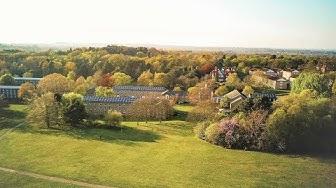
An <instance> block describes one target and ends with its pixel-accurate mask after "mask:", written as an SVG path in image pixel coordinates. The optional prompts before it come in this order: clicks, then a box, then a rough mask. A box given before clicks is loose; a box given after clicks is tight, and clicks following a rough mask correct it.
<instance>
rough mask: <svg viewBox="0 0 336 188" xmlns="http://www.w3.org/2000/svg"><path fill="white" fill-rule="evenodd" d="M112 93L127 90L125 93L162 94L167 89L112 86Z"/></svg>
mask: <svg viewBox="0 0 336 188" xmlns="http://www.w3.org/2000/svg"><path fill="white" fill-rule="evenodd" d="M113 90H114V91H121V90H127V91H161V92H164V91H166V90H167V89H166V88H164V87H155V86H154V87H153V86H114V87H113Z"/></svg>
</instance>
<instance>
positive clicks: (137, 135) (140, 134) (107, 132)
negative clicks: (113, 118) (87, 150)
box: [17, 126, 161, 146]
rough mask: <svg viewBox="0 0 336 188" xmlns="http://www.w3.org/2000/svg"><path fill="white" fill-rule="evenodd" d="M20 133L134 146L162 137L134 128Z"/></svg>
mask: <svg viewBox="0 0 336 188" xmlns="http://www.w3.org/2000/svg"><path fill="white" fill-rule="evenodd" d="M17 131H20V132H23V133H32V134H44V135H52V136H66V137H71V138H74V139H78V140H96V141H102V142H108V143H117V144H123V145H127V146H132V145H134V144H136V142H156V141H157V140H159V139H161V136H160V135H158V134H155V133H153V132H151V131H147V130H141V129H137V128H133V127H124V126H123V127H117V128H114V129H98V128H85V129H79V128H77V129H76V128H49V129H46V128H44V129H41V128H32V127H29V126H25V127H22V128H20V129H19V130H17Z"/></svg>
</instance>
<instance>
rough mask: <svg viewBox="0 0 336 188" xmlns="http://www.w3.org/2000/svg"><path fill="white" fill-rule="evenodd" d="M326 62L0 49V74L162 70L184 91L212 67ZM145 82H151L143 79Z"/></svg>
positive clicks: (320, 60)
mask: <svg viewBox="0 0 336 188" xmlns="http://www.w3.org/2000/svg"><path fill="white" fill-rule="evenodd" d="M324 64H328V65H329V67H336V57H335V56H333V55H329V56H308V55H270V54H254V55H253V54H252V55H251V54H239V55H236V54H230V53H224V52H190V51H162V50H157V49H155V48H146V47H137V48H133V47H125V46H106V47H102V48H94V47H89V48H76V49H69V50H66V51H56V50H49V51H45V52H32V51H20V50H3V51H0V76H2V75H4V74H11V75H13V76H14V75H15V76H24V77H44V76H46V75H49V74H51V73H59V74H62V75H64V76H68V75H69V74H71V76H72V77H74V79H77V78H79V77H81V76H83V77H84V78H87V77H89V76H93V75H94V74H95V73H97V74H100V75H101V76H102V77H104V76H106V74H110V75H113V74H114V73H116V72H121V73H125V74H126V75H128V76H130V78H131V81H132V82H131V83H132V84H139V85H140V84H143V83H138V79H139V77H140V76H141V74H143V73H145V72H149V73H151V74H153V76H154V74H155V73H162V74H161V75H160V76H161V77H164V83H165V85H164V86H165V87H168V88H174V87H175V86H180V87H182V88H183V89H187V88H189V87H191V86H194V85H195V84H196V83H197V81H198V79H200V78H202V77H203V76H204V75H207V74H208V73H209V72H211V71H212V70H213V69H214V67H215V66H219V67H222V66H224V67H235V68H236V69H237V73H238V76H239V77H240V79H244V77H245V76H246V75H248V71H249V69H250V68H251V67H267V68H280V69H287V68H292V69H299V70H305V71H314V70H316V66H320V67H321V66H322V65H324ZM147 84H149V85H154V84H155V83H153V82H149V83H147Z"/></svg>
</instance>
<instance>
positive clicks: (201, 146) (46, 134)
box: [0, 106, 336, 188]
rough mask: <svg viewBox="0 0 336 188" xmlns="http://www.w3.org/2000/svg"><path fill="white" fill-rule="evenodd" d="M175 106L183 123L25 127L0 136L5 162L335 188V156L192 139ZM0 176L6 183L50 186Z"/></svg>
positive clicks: (127, 176)
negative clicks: (232, 146) (225, 145)
mask: <svg viewBox="0 0 336 188" xmlns="http://www.w3.org/2000/svg"><path fill="white" fill-rule="evenodd" d="M23 109H24V107H19V106H13V107H12V110H14V111H18V113H19V111H22V110H23ZM176 109H177V110H179V112H180V114H182V118H178V120H170V121H166V122H163V123H162V124H159V123H158V122H149V123H148V124H145V123H140V125H139V126H137V125H136V123H135V122H124V123H123V127H122V129H115V130H102V129H85V130H79V129H77V130H67V131H65V130H56V129H55V130H53V129H45V130H39V129H33V128H31V127H30V126H29V125H25V126H23V127H21V128H19V129H17V130H15V131H13V132H12V133H11V134H9V135H8V136H7V137H6V138H5V139H3V140H1V141H0V150H1V151H0V166H2V167H7V168H12V169H17V170H22V171H29V172H34V173H39V174H44V175H51V176H57V177H63V178H68V179H73V180H79V181H86V182H90V183H96V184H102V185H110V186H116V187H183V188H184V187H336V157H335V156H326V157H311V156H296V155H276V154H268V153H261V152H251V151H240V150H227V149H223V148H221V147H218V146H214V145H211V144H208V143H206V142H204V141H202V140H198V139H196V138H195V137H194V135H193V133H192V127H193V125H190V124H188V123H186V122H184V121H183V120H182V119H183V116H184V115H185V113H186V111H188V110H190V109H191V108H190V107H188V106H178V107H176ZM19 114H20V113H19ZM180 117H181V116H180ZM0 134H1V133H0ZM2 174H4V173H1V174H0V182H2V183H3V184H4V185H6V186H5V187H20V185H24V184H25V181H27V184H28V185H29V183H31V182H33V183H36V185H37V186H34V187H46V186H48V185H49V184H50V183H51V182H44V181H45V180H41V182H39V180H36V179H33V180H31V178H26V179H25V178H20V177H15V176H16V175H11V174H8V173H7V174H4V176H5V178H3V177H1V176H2ZM11 176H13V178H20V181H13V180H12V178H11ZM6 177H7V178H6ZM39 183H40V185H39ZM34 185H35V184H34ZM57 186H58V185H57ZM63 186H64V187H66V186H68V185H59V187H63ZM0 187H1V184H0ZM28 187H29V186H28ZM50 187H52V186H50Z"/></svg>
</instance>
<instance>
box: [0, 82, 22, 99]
mask: <svg viewBox="0 0 336 188" xmlns="http://www.w3.org/2000/svg"><path fill="white" fill-rule="evenodd" d="M19 89H20V86H4V85H0V95H3V97H4V98H5V99H17V98H19Z"/></svg>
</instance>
